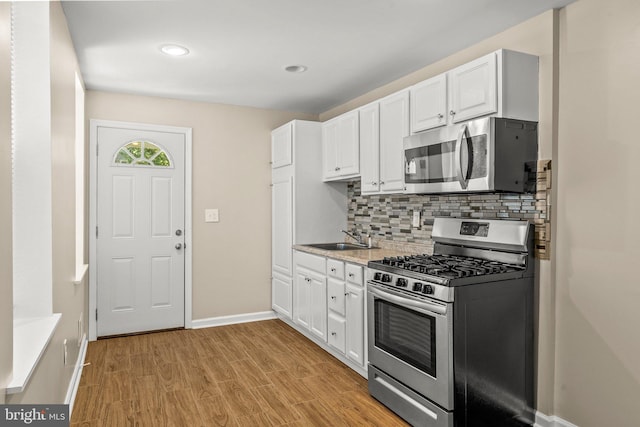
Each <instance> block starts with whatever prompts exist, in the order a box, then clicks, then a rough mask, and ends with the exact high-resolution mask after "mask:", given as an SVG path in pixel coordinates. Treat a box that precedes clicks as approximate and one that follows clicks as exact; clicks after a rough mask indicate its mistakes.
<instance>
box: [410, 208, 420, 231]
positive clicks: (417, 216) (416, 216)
mask: <svg viewBox="0 0 640 427" xmlns="http://www.w3.org/2000/svg"><path fill="white" fill-rule="evenodd" d="M411 225H412V226H413V228H420V211H413V220H412V221H411Z"/></svg>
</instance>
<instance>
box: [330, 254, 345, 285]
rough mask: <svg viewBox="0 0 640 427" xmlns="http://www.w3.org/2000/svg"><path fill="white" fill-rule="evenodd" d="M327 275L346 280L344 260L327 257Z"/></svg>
mask: <svg viewBox="0 0 640 427" xmlns="http://www.w3.org/2000/svg"><path fill="white" fill-rule="evenodd" d="M327 276H329V277H335V278H336V279H340V280H344V262H342V261H337V260H335V259H327Z"/></svg>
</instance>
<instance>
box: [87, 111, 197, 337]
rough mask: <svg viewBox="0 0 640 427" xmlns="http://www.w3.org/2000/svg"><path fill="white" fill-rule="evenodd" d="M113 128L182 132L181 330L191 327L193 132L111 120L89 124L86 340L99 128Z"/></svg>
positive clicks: (92, 329)
mask: <svg viewBox="0 0 640 427" xmlns="http://www.w3.org/2000/svg"><path fill="white" fill-rule="evenodd" d="M99 127H114V128H120V129H132V130H135V129H137V130H148V131H156V132H171V133H181V134H183V135H184V141H185V147H184V148H185V165H184V166H185V176H184V204H185V206H184V220H185V223H184V238H185V251H184V327H185V328H187V329H190V328H191V327H192V316H191V310H192V304H193V301H192V274H193V270H192V259H193V258H192V255H191V254H192V248H193V244H192V243H193V242H192V239H191V237H192V234H193V233H192V206H191V205H192V194H191V192H192V190H191V189H192V176H191V172H192V130H191V128H185V127H175V126H163V125H153V124H146V123H133V122H119V121H112V120H96V119H91V120H90V121H89V230H88V232H89V313H88V314H89V331H88V332H89V341H95V340H96V339H97V322H96V310H97V291H98V288H97V282H96V278H97V275H96V266H97V252H96V243H97V242H96V231H95V230H96V226H97V201H98V198H97V188H98V162H97V147H98V128H99Z"/></svg>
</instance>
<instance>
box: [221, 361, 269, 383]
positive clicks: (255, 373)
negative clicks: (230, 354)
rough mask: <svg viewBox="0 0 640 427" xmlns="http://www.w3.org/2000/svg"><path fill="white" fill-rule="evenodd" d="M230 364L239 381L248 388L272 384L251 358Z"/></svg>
mask: <svg viewBox="0 0 640 427" xmlns="http://www.w3.org/2000/svg"><path fill="white" fill-rule="evenodd" d="M230 364H231V367H232V368H233V370H234V371H235V372H236V374H237V376H238V381H240V382H241V383H243V384H244V385H245V387H246V388H253V387H259V386H261V385H267V384H271V381H270V380H269V378H267V376H266V375H265V374H264V373H263V372H262V371H261V370H260V368H258V365H256V363H255V362H254V361H253V360H251V359H250V358H247V359H240V360H236V361H234V362H230Z"/></svg>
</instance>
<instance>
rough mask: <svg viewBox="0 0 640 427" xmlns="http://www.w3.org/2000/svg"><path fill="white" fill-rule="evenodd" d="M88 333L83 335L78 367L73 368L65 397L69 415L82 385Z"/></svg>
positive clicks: (77, 361)
mask: <svg viewBox="0 0 640 427" xmlns="http://www.w3.org/2000/svg"><path fill="white" fill-rule="evenodd" d="M88 343H89V341H88V340H87V335H86V334H85V335H83V336H82V344H81V345H80V351H79V352H78V359H77V360H76V367H75V368H74V370H73V375H72V376H71V381H69V388H68V389H67V396H66V397H65V399H64V403H65V404H67V405H69V417H71V414H72V413H73V403H74V402H75V400H76V394H77V393H78V386H79V385H80V377H81V376H82V368H83V367H84V359H85V357H86V356H87V344H88Z"/></svg>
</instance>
